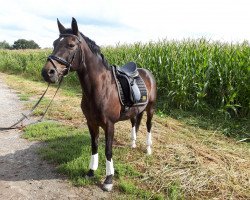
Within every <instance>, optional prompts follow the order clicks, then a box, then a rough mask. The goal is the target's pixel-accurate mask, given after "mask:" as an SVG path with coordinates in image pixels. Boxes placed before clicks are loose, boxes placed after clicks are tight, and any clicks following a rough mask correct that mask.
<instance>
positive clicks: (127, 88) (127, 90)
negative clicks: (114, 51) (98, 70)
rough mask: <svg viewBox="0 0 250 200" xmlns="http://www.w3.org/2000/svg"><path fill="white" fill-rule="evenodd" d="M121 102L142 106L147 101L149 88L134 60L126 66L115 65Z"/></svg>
mask: <svg viewBox="0 0 250 200" xmlns="http://www.w3.org/2000/svg"><path fill="white" fill-rule="evenodd" d="M113 74H114V77H115V80H116V85H117V88H118V93H119V97H120V101H121V104H122V105H124V106H125V107H132V106H140V105H145V104H146V103H147V88H146V86H145V83H144V81H143V79H142V78H141V77H140V75H139V72H138V70H137V65H136V64H135V63H134V62H129V63H127V64H126V65H124V66H121V67H117V66H113Z"/></svg>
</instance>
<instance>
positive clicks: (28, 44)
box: [12, 39, 40, 49]
mask: <svg viewBox="0 0 250 200" xmlns="http://www.w3.org/2000/svg"><path fill="white" fill-rule="evenodd" d="M12 48H13V49H40V47H39V45H38V44H37V43H35V42H34V41H33V40H25V39H19V40H17V41H15V42H14V44H13V45H12Z"/></svg>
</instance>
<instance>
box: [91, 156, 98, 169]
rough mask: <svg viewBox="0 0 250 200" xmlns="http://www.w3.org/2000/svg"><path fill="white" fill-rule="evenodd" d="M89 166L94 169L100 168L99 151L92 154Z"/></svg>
mask: <svg viewBox="0 0 250 200" xmlns="http://www.w3.org/2000/svg"><path fill="white" fill-rule="evenodd" d="M89 168H90V169H92V170H97V168H98V153H97V154H94V155H91V160H90V163H89Z"/></svg>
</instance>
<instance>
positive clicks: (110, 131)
mask: <svg viewBox="0 0 250 200" xmlns="http://www.w3.org/2000/svg"><path fill="white" fill-rule="evenodd" d="M113 139H114V124H113V123H111V122H110V123H108V124H107V126H106V128H105V145H106V146H105V155H106V179H105V181H104V184H103V189H104V190H105V191H111V190H112V188H113V176H114V171H115V170H114V165H113V160H112V144H113Z"/></svg>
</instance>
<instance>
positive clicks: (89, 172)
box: [85, 169, 95, 179]
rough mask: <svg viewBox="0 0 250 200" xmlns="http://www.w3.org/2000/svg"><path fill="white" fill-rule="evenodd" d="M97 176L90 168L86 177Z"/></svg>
mask: <svg viewBox="0 0 250 200" xmlns="http://www.w3.org/2000/svg"><path fill="white" fill-rule="evenodd" d="M94 177H95V174H94V170H92V169H90V170H89V171H88V173H87V174H86V175H85V178H86V179H92V178H94Z"/></svg>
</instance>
